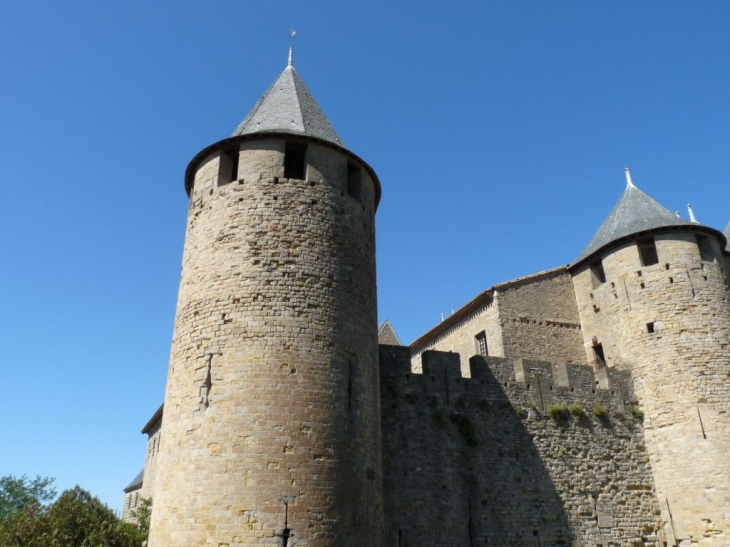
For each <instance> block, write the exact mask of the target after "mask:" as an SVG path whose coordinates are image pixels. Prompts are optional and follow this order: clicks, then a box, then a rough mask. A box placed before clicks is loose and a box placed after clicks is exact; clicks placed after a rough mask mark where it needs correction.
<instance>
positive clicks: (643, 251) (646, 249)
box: [636, 237, 659, 266]
mask: <svg viewBox="0 0 730 547" xmlns="http://www.w3.org/2000/svg"><path fill="white" fill-rule="evenodd" d="M636 247H637V248H638V249H639V258H640V259H641V265H642V266H652V265H653V264H659V255H658V254H657V252H656V242H655V241H654V238H653V237H647V238H644V239H640V240H639V241H637V242H636Z"/></svg>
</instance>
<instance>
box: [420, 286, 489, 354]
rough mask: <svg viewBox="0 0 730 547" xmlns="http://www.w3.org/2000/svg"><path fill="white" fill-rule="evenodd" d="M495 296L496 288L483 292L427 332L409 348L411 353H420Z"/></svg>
mask: <svg viewBox="0 0 730 547" xmlns="http://www.w3.org/2000/svg"><path fill="white" fill-rule="evenodd" d="M493 294H494V288H491V289H487V290H486V291H482V292H481V293H479V294H478V295H477V296H476V297H475V298H473V299H472V300H471V301H470V302H467V303H466V305H464V306H462V307H461V308H459V309H458V310H456V311H455V312H454V313H452V314H451V315H449V316H448V317H447V318H446V319H444V320H443V321H441V322H440V323H439V324H438V325H436V326H435V327H434V328H432V329H431V330H429V331H428V332H426V333H425V334H424V335H423V336H421V337H419V338H418V339H416V340H414V341H413V342H412V343H411V345H410V346H409V347H410V349H411V353H414V352H416V351H419V350H420V349H421V348H423V347H425V346H426V345H428V343H429V342H430V341H431V340H433V339H434V338H437V337H438V336H439V335H440V334H442V333H444V332H446V331H447V330H449V329H450V328H451V327H453V326H454V325H455V324H457V323H458V322H459V321H461V320H462V319H463V318H464V317H465V316H467V315H469V314H470V313H472V312H473V311H475V310H476V309H477V308H479V307H481V306H482V305H484V304H486V303H487V302H489V301H490V300H491V299H492V296H493Z"/></svg>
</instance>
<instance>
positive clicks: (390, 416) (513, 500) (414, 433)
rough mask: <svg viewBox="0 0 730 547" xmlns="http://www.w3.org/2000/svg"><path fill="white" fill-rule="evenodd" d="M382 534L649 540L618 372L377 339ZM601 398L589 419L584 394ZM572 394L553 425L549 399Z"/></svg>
mask: <svg viewBox="0 0 730 547" xmlns="http://www.w3.org/2000/svg"><path fill="white" fill-rule="evenodd" d="M380 366H381V411H382V416H383V422H382V423H383V480H384V493H385V518H386V534H385V541H384V543H383V545H384V546H385V547H415V546H425V545H434V546H471V547H475V546H477V545H479V546H482V545H494V546H503V547H526V546H530V547H534V546H536V545H542V546H558V547H559V546H571V547H573V546H575V547H578V546H580V547H584V546H595V545H603V546H606V545H621V546H641V545H645V546H650V545H651V546H654V545H656V546H658V545H659V540H660V538H659V537H657V536H656V535H655V533H654V532H655V530H656V529H657V527H658V525H659V520H658V516H657V515H658V504H657V500H656V497H655V492H654V490H653V486H652V477H651V471H650V468H649V463H648V457H647V453H646V449H645V446H644V443H643V435H642V427H641V423H640V421H638V420H636V419H635V418H633V417H632V415H631V413H630V411H628V409H627V406H626V403H627V402H628V401H630V399H631V397H632V394H631V393H630V392H629V391H627V390H630V385H631V381H630V378H629V377H628V375H627V374H626V373H624V372H621V371H618V370H614V371H612V372H611V373H610V377H609V389H606V390H601V389H596V388H595V379H594V377H593V371H592V369H591V368H590V367H588V366H579V365H551V364H550V363H545V362H539V361H529V360H517V361H511V360H507V359H504V358H495V357H488V358H484V357H474V358H473V359H472V360H471V362H470V365H469V366H470V369H471V378H463V377H462V375H461V374H460V370H461V369H462V367H463V363H460V362H459V356H458V355H457V354H453V353H441V352H426V353H424V354H423V373H422V374H414V373H412V372H411V370H410V369H411V367H410V355H409V350H408V348H403V347H396V346H381V347H380ZM596 402H598V403H600V404H601V405H603V406H604V407H605V408H606V409H608V412H609V416H608V419H607V420H605V421H602V420H600V419H598V418H596V417H595V416H594V415H593V413H592V408H593V404H594V403H596ZM560 403H562V404H565V405H570V404H578V405H582V407H583V408H584V414H583V416H582V417H573V416H571V417H569V418H567V419H566V420H565V421H564V422H562V423H561V424H559V423H557V422H555V421H554V420H553V419H551V418H549V417H547V412H548V408H549V406H550V405H551V404H560Z"/></svg>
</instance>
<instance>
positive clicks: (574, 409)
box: [570, 403, 585, 420]
mask: <svg viewBox="0 0 730 547" xmlns="http://www.w3.org/2000/svg"><path fill="white" fill-rule="evenodd" d="M570 415H571V416H573V418H575V419H576V420H580V419H582V418H583V417H584V416H585V411H584V410H583V407H582V406H581V405H579V404H578V403H575V404H572V405H570Z"/></svg>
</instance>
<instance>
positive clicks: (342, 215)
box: [150, 138, 382, 547]
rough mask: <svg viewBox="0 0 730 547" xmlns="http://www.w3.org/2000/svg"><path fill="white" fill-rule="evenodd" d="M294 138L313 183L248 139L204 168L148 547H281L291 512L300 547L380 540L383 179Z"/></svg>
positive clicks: (362, 545)
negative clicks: (379, 188) (357, 182)
mask: <svg viewBox="0 0 730 547" xmlns="http://www.w3.org/2000/svg"><path fill="white" fill-rule="evenodd" d="M297 143H298V144H302V145H307V151H306V164H307V165H306V176H305V177H304V180H298V179H286V178H284V177H283V175H284V165H283V163H284V162H283V160H284V157H283V152H282V151H283V150H285V147H284V144H283V143H282V142H280V141H271V140H266V141H258V142H256V141H253V140H251V139H250V138H248V139H242V140H241V143H240V153H239V169H238V173H237V176H238V179H237V180H234V181H230V182H229V181H228V180H227V178H232V177H230V175H229V176H228V177H224V176H222V175H223V174H224V173H225V172H226V169H228V171H229V172H230V167H231V163H230V159H229V158H230V154H231V151H230V150H229V151H228V152H227V153H226V154H224V153H221V154H219V155H218V156H215V155H214V156H213V157H210V158H208V159H207V160H204V161H203V162H201V163H200V165H199V168H198V170H197V175H196V177H195V181H194V187H193V189H192V192H191V203H190V208H189V213H188V227H187V233H186V239H185V251H184V254H183V271H182V277H181V281H180V292H179V296H178V305H177V311H176V318H175V329H174V335H173V343H172V350H171V357H170V366H169V373H168V381H167V389H166V395H165V407H164V420H163V425H162V437H161V445H160V453H159V456H158V461H157V473H156V475H157V476H156V478H155V484H154V496H153V497H154V503H153V513H152V523H151V532H150V547H190V546H192V545H196V546H197V545H201V546H202V545H207V546H213V547H241V546H244V545H246V546H249V545H257V546H260V545H267V544H268V545H280V544H281V541H282V539H281V537H279V536H281V534H282V533H284V528H285V522H286V521H285V514H286V512H287V511H288V528H289V529H290V530H291V533H292V534H293V536H292V539H291V540H290V545H300V546H302V547H303V546H307V547H336V546H341V545H351V546H353V547H366V546H368V547H371V546H372V547H375V546H379V545H380V531H381V530H382V492H381V484H382V481H381V466H380V461H381V447H380V412H379V392H378V386H379V379H378V367H377V358H378V356H377V315H376V295H375V252H374V245H375V240H374V213H375V189H374V183H373V181H372V180H371V179H370V177H369V175H368V173H367V171H366V170H365V169H364V168H363V166H361V165H356V167H360V168H361V174H362V179H361V181H362V188H361V193H360V196H359V199H358V197H355V196H351V195H348V188H347V179H346V178H343V173H344V174H346V173H347V165H348V162H352V161H354V160H352V159H350V158H349V157H348V156H347V155H346V153H344V152H340V151H336V150H334V149H331V148H327V147H325V146H321V145H319V144H318V143H315V142H313V141H312V142H309V141H306V140H298V141H297ZM226 161H227V162H228V166H227V167H226V165H223V164H224V163H225V162H226ZM287 506H288V509H287Z"/></svg>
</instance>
